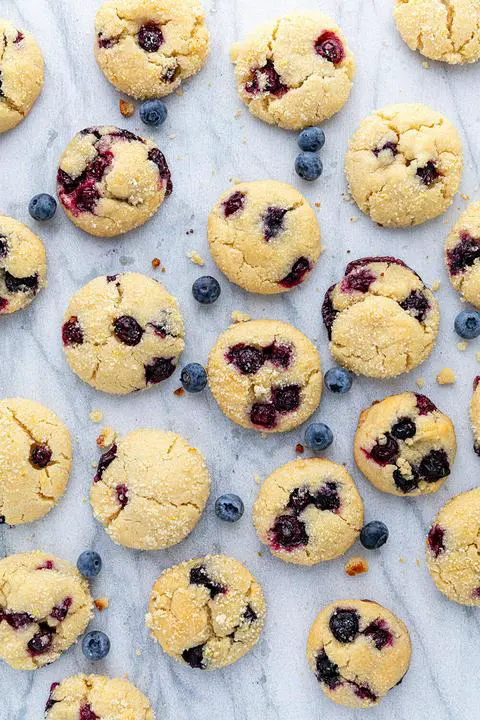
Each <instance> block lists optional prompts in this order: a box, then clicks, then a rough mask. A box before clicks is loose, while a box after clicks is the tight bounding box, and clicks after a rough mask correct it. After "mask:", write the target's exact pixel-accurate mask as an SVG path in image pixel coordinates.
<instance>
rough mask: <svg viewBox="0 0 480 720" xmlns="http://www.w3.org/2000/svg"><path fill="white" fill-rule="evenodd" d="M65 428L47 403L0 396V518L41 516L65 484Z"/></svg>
mask: <svg viewBox="0 0 480 720" xmlns="http://www.w3.org/2000/svg"><path fill="white" fill-rule="evenodd" d="M71 465H72V446H71V442H70V433H69V432H68V430H67V428H66V427H65V425H64V424H63V423H62V422H61V421H60V420H59V419H58V417H57V416H56V415H55V414H54V413H53V412H52V411H51V410H49V409H48V408H46V407H44V406H43V405H40V404H39V403H36V402H33V400H25V399H23V398H8V399H6V400H0V478H1V481H0V523H8V525H20V524H21V523H26V522H32V521H33V520H38V519H39V518H41V517H43V516H44V515H46V514H47V513H48V512H49V511H50V510H51V509H52V508H53V506H54V505H56V503H57V502H58V501H59V500H60V498H61V497H62V495H63V493H64V492H65V488H66V487H67V482H68V478H69V475H70V468H71Z"/></svg>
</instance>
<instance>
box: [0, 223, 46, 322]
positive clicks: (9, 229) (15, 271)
mask: <svg viewBox="0 0 480 720" xmlns="http://www.w3.org/2000/svg"><path fill="white" fill-rule="evenodd" d="M46 274H47V259H46V253H45V247H44V245H43V243H42V241H41V240H40V238H38V237H37V236H36V235H34V234H33V233H32V232H31V230H29V229H28V228H27V227H26V226H25V225H22V223H20V222H18V221H17V220H14V219H13V218H10V217H6V216H5V215H0V315H3V314H8V313H14V312H16V311H17V310H22V309H23V308H26V307H27V306H28V305H30V303H31V302H32V300H33V299H34V298H35V296H36V295H37V294H38V292H39V291H40V290H41V289H42V288H44V287H45V286H46V284H47V282H46Z"/></svg>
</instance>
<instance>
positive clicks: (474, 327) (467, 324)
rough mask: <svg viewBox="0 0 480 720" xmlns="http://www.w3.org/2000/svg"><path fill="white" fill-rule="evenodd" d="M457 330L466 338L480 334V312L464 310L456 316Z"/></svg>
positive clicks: (469, 338) (471, 338) (458, 333)
mask: <svg viewBox="0 0 480 720" xmlns="http://www.w3.org/2000/svg"><path fill="white" fill-rule="evenodd" d="M455 332H456V333H457V335H460V337H462V338H465V340H473V338H476V337H478V336H479V335H480V312H478V311H477V310H462V312H460V313H458V315H457V317H456V318H455Z"/></svg>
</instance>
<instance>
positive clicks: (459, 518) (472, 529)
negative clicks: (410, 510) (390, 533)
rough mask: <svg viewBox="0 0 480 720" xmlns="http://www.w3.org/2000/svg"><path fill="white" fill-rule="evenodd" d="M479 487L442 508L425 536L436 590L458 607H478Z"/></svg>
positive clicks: (479, 598)
mask: <svg viewBox="0 0 480 720" xmlns="http://www.w3.org/2000/svg"><path fill="white" fill-rule="evenodd" d="M479 538H480V488H478V487H477V488H474V489H473V490H469V491H468V492H463V493H460V495H456V496H455V497H454V498H452V499H451V500H449V502H447V504H446V505H444V506H443V507H442V508H441V510H440V512H439V513H438V515H437V517H436V518H435V520H434V522H433V524H432V526H431V528H430V531H429V533H428V537H427V551H426V557H427V567H428V570H429V572H430V575H431V576H432V578H433V582H434V583H435V585H436V586H437V588H438V589H439V590H440V591H441V592H442V593H443V594H444V595H446V596H447V598H448V599H449V600H453V601H454V602H457V603H460V604H461V605H480V540H479Z"/></svg>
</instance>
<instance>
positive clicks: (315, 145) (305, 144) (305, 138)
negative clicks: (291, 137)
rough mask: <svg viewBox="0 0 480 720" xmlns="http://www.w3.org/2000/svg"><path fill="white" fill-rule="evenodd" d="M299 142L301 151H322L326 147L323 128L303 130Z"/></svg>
mask: <svg viewBox="0 0 480 720" xmlns="http://www.w3.org/2000/svg"><path fill="white" fill-rule="evenodd" d="M297 142H298V146H299V148H300V150H305V151H306V152H317V150H321V149H322V147H323V146H324V145H325V133H324V132H323V130H322V128H319V127H308V128H305V130H302V132H301V133H300V135H299V136H298V141H297Z"/></svg>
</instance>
